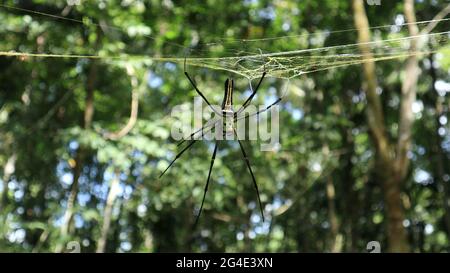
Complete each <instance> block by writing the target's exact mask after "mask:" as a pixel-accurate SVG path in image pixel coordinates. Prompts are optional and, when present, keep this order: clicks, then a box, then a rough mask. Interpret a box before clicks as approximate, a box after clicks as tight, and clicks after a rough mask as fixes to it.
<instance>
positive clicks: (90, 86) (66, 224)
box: [56, 29, 101, 252]
mask: <svg viewBox="0 0 450 273" xmlns="http://www.w3.org/2000/svg"><path fill="white" fill-rule="evenodd" d="M100 35H101V32H100V30H99V29H98V31H97V38H96V45H95V48H98V47H99V43H100ZM97 70H98V64H97V61H96V60H93V61H92V63H91V67H90V69H89V74H88V78H87V82H86V99H85V109H84V114H83V123H82V127H83V128H84V129H85V130H87V129H89V128H91V125H92V118H93V116H94V90H95V84H96V81H97ZM85 153H86V151H85V149H84V147H82V146H81V145H80V147H79V148H78V151H77V153H76V156H75V166H74V167H73V169H72V174H73V182H72V185H71V187H70V193H69V197H68V199H67V207H66V211H65V213H64V217H63V222H62V225H61V237H62V241H65V238H66V237H67V235H68V234H69V228H70V225H71V222H72V218H73V210H74V205H75V201H76V199H77V195H78V180H79V179H80V176H81V173H82V170H83V162H84V157H85ZM62 250H63V245H62V244H59V245H58V246H57V248H56V252H61V251H62Z"/></svg>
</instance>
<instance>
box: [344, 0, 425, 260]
mask: <svg viewBox="0 0 450 273" xmlns="http://www.w3.org/2000/svg"><path fill="white" fill-rule="evenodd" d="M406 9H407V8H406V7H405V10H406ZM353 11H354V21H355V26H356V28H357V29H358V42H359V43H360V44H359V49H360V51H361V53H362V55H363V59H364V64H363V69H364V76H365V80H366V83H365V85H366V86H365V88H364V90H365V92H366V95H367V114H368V117H367V119H368V124H369V128H370V131H371V135H372V138H373V140H374V143H375V148H376V152H377V156H376V170H377V179H378V180H379V181H380V184H381V185H383V190H384V191H383V192H384V201H385V206H386V208H385V210H386V216H387V238H388V243H389V247H388V249H389V251H391V252H407V251H409V244H408V241H407V236H406V230H405V228H404V227H403V221H404V219H405V216H404V211H403V206H402V202H401V185H402V182H403V180H404V178H405V176H406V173H407V168H408V164H409V161H408V159H407V151H409V147H410V143H409V142H408V140H409V141H410V138H411V137H410V136H411V126H412V115H411V114H412V112H411V113H409V112H408V111H409V110H411V109H410V108H411V104H412V102H414V99H415V89H414V88H415V85H414V84H409V83H404V87H403V88H402V106H401V109H402V110H405V108H407V107H408V105H409V109H406V110H405V111H406V113H401V114H400V115H401V118H400V124H399V128H400V130H399V135H400V134H401V137H400V138H399V143H398V147H397V152H400V151H401V154H398V153H397V157H396V156H395V148H394V147H393V145H392V144H391V143H389V140H388V137H387V134H386V130H385V122H384V116H383V110H382V107H381V101H380V98H379V97H378V95H377V93H376V88H377V86H378V84H377V80H376V74H375V63H374V62H373V61H372V60H371V59H372V58H373V54H372V52H371V49H370V47H369V45H368V43H369V42H370V41H371V38H370V31H369V22H368V19H367V15H366V12H365V9H364V1H363V0H353ZM405 12H406V11H405ZM408 16H409V15H408ZM409 19H410V20H412V19H411V18H409ZM411 35H413V34H411ZM413 64H414V60H413V59H412V60H411V61H410V64H409V66H408V67H407V73H412V72H413V71H416V70H414V69H413V68H414V67H413ZM408 77H412V74H411V75H408ZM409 79H410V80H413V78H409ZM413 83H414V81H413ZM411 90H412V91H411ZM405 141H406V142H405Z"/></svg>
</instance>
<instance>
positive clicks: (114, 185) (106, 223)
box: [96, 172, 120, 253]
mask: <svg viewBox="0 0 450 273" xmlns="http://www.w3.org/2000/svg"><path fill="white" fill-rule="evenodd" d="M119 184H120V173H119V172H116V173H115V175H114V178H113V179H112V180H111V186H110V188H109V192H108V197H107V199H106V204H105V211H104V213H103V226H102V231H101V236H100V239H99V240H98V243H97V250H96V252H97V253H103V252H105V249H106V241H107V239H108V232H109V227H110V226H111V217H112V210H113V206H114V201H116V198H117V193H118V191H119Z"/></svg>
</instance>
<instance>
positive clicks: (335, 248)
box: [326, 176, 342, 253]
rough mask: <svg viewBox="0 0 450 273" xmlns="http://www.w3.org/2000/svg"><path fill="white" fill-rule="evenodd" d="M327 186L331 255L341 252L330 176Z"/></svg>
mask: <svg viewBox="0 0 450 273" xmlns="http://www.w3.org/2000/svg"><path fill="white" fill-rule="evenodd" d="M326 183H327V184H326V185H327V190H326V192H327V200H328V219H329V222H330V238H331V242H330V251H331V252H333V253H336V252H341V250H342V235H341V234H339V221H338V218H337V215H336V205H335V197H336V190H335V188H334V184H333V180H332V178H331V176H328V177H327V178H326Z"/></svg>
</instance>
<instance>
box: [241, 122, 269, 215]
mask: <svg viewBox="0 0 450 273" xmlns="http://www.w3.org/2000/svg"><path fill="white" fill-rule="evenodd" d="M234 133H235V134H236V137H237V133H236V130H235V131H234ZM237 140H238V142H239V147H241V151H242V156H243V159H244V161H245V163H246V164H247V168H248V170H249V172H250V175H251V176H252V180H253V185H254V186H255V190H256V195H257V196H258V203H259V209H260V211H261V217H262V220H263V222H264V212H263V208H262V204H261V198H260V197H259V190H258V184H257V183H256V179H255V176H254V175H253V171H252V167H251V166H250V160H249V159H248V157H247V153H246V152H245V149H244V146H242V143H241V140H240V139H239V138H238V139H237Z"/></svg>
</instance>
